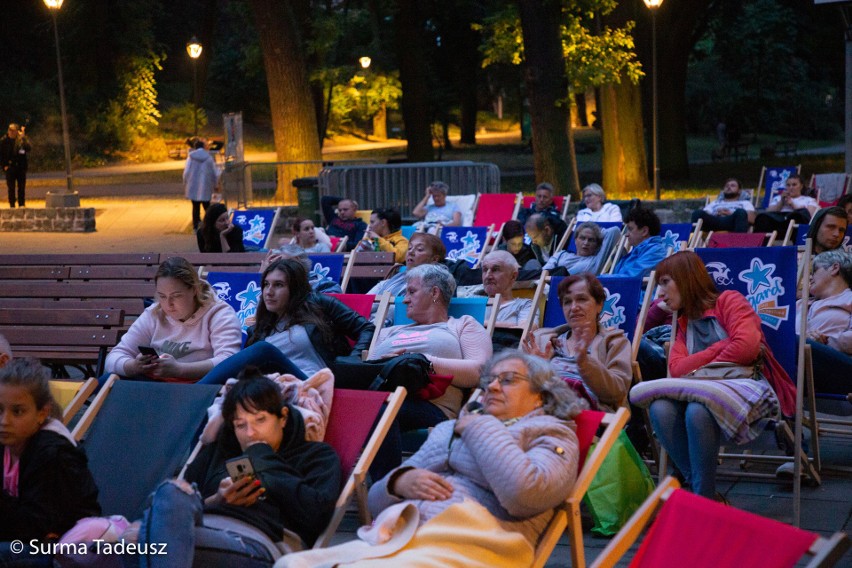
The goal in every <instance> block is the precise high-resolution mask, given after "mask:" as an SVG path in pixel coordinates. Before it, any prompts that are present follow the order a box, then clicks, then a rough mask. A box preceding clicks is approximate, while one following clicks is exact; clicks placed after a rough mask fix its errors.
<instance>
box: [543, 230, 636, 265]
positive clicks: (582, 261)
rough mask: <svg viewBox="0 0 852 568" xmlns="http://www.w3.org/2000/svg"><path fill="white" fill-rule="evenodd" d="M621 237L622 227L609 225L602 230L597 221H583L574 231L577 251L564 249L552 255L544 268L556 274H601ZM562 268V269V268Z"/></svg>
mask: <svg viewBox="0 0 852 568" xmlns="http://www.w3.org/2000/svg"><path fill="white" fill-rule="evenodd" d="M620 237H621V229H619V228H618V227H609V228H607V229H606V230H605V231H602V230H601V228H600V226H599V225H598V224H597V223H591V222H589V223H582V224H581V225H580V226H579V227H577V229H576V230H575V231H574V242H575V243H576V244H577V252H569V251H567V250H563V251H560V252H558V253H557V254H555V255H554V256H552V257H550V260H548V261H547V263H546V264H545V265H544V270H549V271H551V272H553V273H554V274H557V275H558V274H560V273H561V274H579V273H581V272H591V273H592V274H600V272H601V270H603V265H604V263H605V262H606V259H607V258H608V257H609V255H610V253H611V252H612V249H613V248H615V245H616V244H617V243H618V239H619V238H620ZM560 269H561V270H560Z"/></svg>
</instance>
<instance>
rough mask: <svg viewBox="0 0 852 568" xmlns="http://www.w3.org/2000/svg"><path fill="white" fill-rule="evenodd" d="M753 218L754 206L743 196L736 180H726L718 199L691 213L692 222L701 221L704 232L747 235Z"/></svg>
mask: <svg viewBox="0 0 852 568" xmlns="http://www.w3.org/2000/svg"><path fill="white" fill-rule="evenodd" d="M754 216H755V212H754V205H752V204H751V200H750V199H748V198H747V197H744V196H743V191H742V187H741V186H740V182H739V181H738V180H737V179H736V178H728V179H727V180H726V181H725V187H724V188H722V195H721V196H720V197H719V198H718V199H716V200H715V201H711V202H710V203H709V204H708V205H707V206H706V207H705V208H704V209H696V210H695V211H693V212H692V222H693V223H695V222H696V221H698V220H699V219H702V224H701V228H702V230H706V231H731V232H733V233H747V232H748V227H749V225H750V224H751V223H754Z"/></svg>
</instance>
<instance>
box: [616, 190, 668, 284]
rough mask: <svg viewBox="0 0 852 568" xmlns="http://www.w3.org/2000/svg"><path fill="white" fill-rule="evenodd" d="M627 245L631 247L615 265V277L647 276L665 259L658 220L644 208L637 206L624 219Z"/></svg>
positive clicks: (664, 249) (651, 212) (664, 248)
mask: <svg viewBox="0 0 852 568" xmlns="http://www.w3.org/2000/svg"><path fill="white" fill-rule="evenodd" d="M624 224H625V226H626V227H627V243H628V244H629V245H630V246H631V247H633V248H632V249H631V250H630V252H629V253H627V254H626V255H624V256H622V257H621V259H619V261H618V263H617V264H616V265H615V270H614V271H613V274H614V275H616V276H640V277H642V278H644V277H646V276H648V275H649V274H650V273H651V271H652V270H653V269H654V267H655V266H657V263H659V262H660V261H661V260H663V259H664V258H666V247H665V245H664V244H663V239H662V238H661V237H660V218H659V217H657V214H656V213H654V212H653V211H651V210H650V209H648V208H646V207H642V206H641V205H640V206H637V207H634V208H633V209H631V210H630V211H628V212H627V216H626V217H625V218H624Z"/></svg>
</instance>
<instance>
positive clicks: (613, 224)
mask: <svg viewBox="0 0 852 568" xmlns="http://www.w3.org/2000/svg"><path fill="white" fill-rule="evenodd" d="M582 224H583V223H577V222H574V224H573V227H572V229H573V230H572V231H571V238H569V239H568V244H566V245H565V250H567V251H568V252H577V243H576V242H574V237H575V236H576V235H575V234H574V233H575V232H576V229H577V226H578V225H582ZM595 224H596V225H597V226H598V227H600V228H601V230H602V231H604V230H606V229H609V228H610V227H618V228H619V229H621V230H622V233H623V232H624V223H622V222H621V221H613V222H606V223H597V222H595ZM566 232H567V231H566ZM560 250H562V249H560Z"/></svg>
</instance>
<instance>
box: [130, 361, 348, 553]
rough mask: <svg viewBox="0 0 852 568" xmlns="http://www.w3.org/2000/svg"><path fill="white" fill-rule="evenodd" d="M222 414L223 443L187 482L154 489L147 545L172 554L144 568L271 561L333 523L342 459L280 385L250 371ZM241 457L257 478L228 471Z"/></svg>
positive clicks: (202, 458) (208, 451) (211, 448)
mask: <svg viewBox="0 0 852 568" xmlns="http://www.w3.org/2000/svg"><path fill="white" fill-rule="evenodd" d="M222 417H223V419H224V426H223V427H222V430H221V431H220V433H219V435H218V437H217V439H216V441H215V442H214V443H212V444H210V445H208V446H205V447H204V448H202V450H201V452H200V453H199V454H198V456H197V457H196V458H195V459H194V460H193V461H192V463H191V464H189V467H188V468H187V471H186V479H185V480H181V479H176V480H170V481H165V482H163V483H162V484H161V485H160V486H159V487H158V488H157V489H156V490H155V491H154V493H153V495H152V498H151V504H150V506H149V508H148V509H147V510H146V511H145V513H144V516H143V518H142V526H141V527H140V530H139V541H140V542H139V544H140V547H141V550H145V545H146V544H147V543H158V544H160V545H163V544H165V545H166V547H165V550H166V551H167V552H168V554H167V555H165V556H158V555H150V556H147V557H146V558H144V559H141V560H142V562H141V564H142V565H145V566H151V567H159V566H163V567H166V566H209V567H218V566H222V567H231V566H267V567H268V566H271V565H272V563H273V562H275V560H277V559H278V558H279V557H280V556H282V554H285V553H287V552H290V551H293V550H301V549H302V548H305V547H306V546H311V545H312V544H313V542H314V541H315V540H316V538H317V536H319V534H320V533H321V532H322V530H323V529H324V528H325V526H326V525H327V524H328V522H329V520H330V519H331V515H332V512H333V511H334V504H335V501H336V500H337V496H338V494H339V493H340V477H341V471H340V460H339V459H338V458H337V454H336V453H335V451H334V449H333V448H332V447H331V446H329V445H328V444H325V443H322V442H308V441H306V440H305V424H304V421H303V419H302V415H301V414H300V413H299V412H298V411H297V410H294V409H293V408H292V407H291V406H289V405H284V404H283V403H282V400H281V392H280V390H279V388H278V386H277V385H276V384H275V383H274V382H272V381H271V380H269V379H267V378H266V377H263V376H261V375H259V374H258V372H257V370H256V369H250V370H247V371H246V373H245V376H241V377H240V380H239V381H237V383H236V384H234V385H233V386H232V387H231V389H230V390H229V391H228V393H227V394H226V395H225V400H224V402H223V403H222ZM239 457H246V458H248V460H250V463H251V465H252V468H253V470H254V474H253V475H251V476H246V477H242V478H238V479H234V478H232V477H231V476H230V475H229V470H228V469H227V463H228V461H229V460H232V459H234V458H239ZM190 484H192V485H190ZM282 536H283V538H282ZM155 550H157V548H155Z"/></svg>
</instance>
